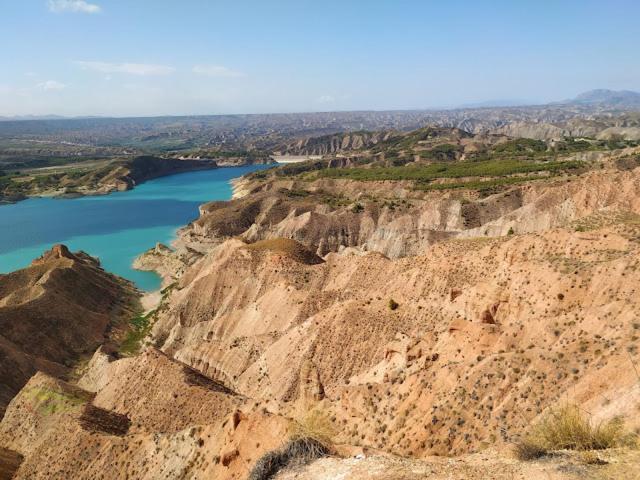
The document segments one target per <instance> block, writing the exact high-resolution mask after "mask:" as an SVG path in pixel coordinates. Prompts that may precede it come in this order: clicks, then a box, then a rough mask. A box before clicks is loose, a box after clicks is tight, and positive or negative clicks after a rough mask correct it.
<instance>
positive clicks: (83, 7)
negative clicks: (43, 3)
mask: <svg viewBox="0 0 640 480" xmlns="http://www.w3.org/2000/svg"><path fill="white" fill-rule="evenodd" d="M47 5H48V6H49V10H50V11H52V12H55V13H61V12H74V13H100V12H101V11H102V8H100V6H99V5H96V4H94V3H87V2H85V1H84V0H49V1H48V2H47Z"/></svg>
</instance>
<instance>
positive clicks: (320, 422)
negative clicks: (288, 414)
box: [290, 408, 337, 446]
mask: <svg viewBox="0 0 640 480" xmlns="http://www.w3.org/2000/svg"><path fill="white" fill-rule="evenodd" d="M336 434H337V431H336V427H335V425H334V423H333V421H332V420H331V417H330V416H329V414H328V413H327V412H325V411H324V410H321V409H319V408H313V409H310V410H307V411H306V412H305V413H304V414H303V415H302V416H300V417H299V418H297V419H296V420H294V422H293V423H292V424H291V429H290V435H291V438H294V439H295V438H312V439H314V440H316V441H317V442H319V443H322V444H323V445H326V446H328V445H331V444H332V443H333V438H334V437H335V436H336Z"/></svg>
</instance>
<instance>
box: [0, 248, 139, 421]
mask: <svg viewBox="0 0 640 480" xmlns="http://www.w3.org/2000/svg"><path fill="white" fill-rule="evenodd" d="M135 299H136V293H135V291H134V289H133V287H132V286H131V285H129V284H127V283H125V281H124V280H122V279H119V278H116V277H115V276H113V275H110V274H108V273H106V272H105V271H104V270H102V269H101V268H100V266H99V263H98V262H97V260H95V259H93V258H91V257H89V256H88V255H86V254H84V253H82V252H79V253H75V254H73V253H71V252H69V250H68V249H67V248H66V247H65V246H63V245H57V246H55V247H53V249H52V250H51V251H49V252H46V253H45V254H44V255H43V256H42V257H41V258H39V259H37V260H34V262H33V263H32V264H31V266H29V267H27V268H25V269H23V270H18V271H16V272H13V273H9V274H6V275H0V350H1V352H2V354H1V355H2V363H1V364H0V408H1V410H2V411H4V409H5V407H6V406H7V404H8V403H9V401H10V400H11V398H13V396H14V395H15V394H16V393H17V392H18V391H19V390H20V389H21V388H22V386H23V385H24V384H25V383H26V382H27V381H28V380H29V378H30V377H31V376H32V375H33V374H34V373H35V372H36V371H42V372H46V373H48V374H50V375H53V376H61V377H64V376H66V375H68V374H69V373H70V370H71V367H72V366H73V365H74V364H75V363H76V362H77V361H78V360H79V359H80V358H82V357H83V356H84V357H86V356H88V355H91V354H92V352H93V351H95V349H96V348H97V346H99V345H101V344H103V343H105V342H106V341H107V339H108V338H109V336H110V335H111V334H112V333H113V332H112V329H114V328H116V326H117V325H118V324H119V323H121V322H122V321H123V320H124V319H127V320H128V317H129V316H130V315H131V314H132V312H133V310H134V308H135Z"/></svg>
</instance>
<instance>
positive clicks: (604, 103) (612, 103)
mask: <svg viewBox="0 0 640 480" xmlns="http://www.w3.org/2000/svg"><path fill="white" fill-rule="evenodd" d="M546 106H553V107H567V106H568V107H577V108H580V109H581V110H584V109H594V110H597V111H601V110H603V109H615V110H635V109H640V92H634V91H631V90H607V89H596V90H590V91H588V92H584V93H581V94H580V95H578V96H576V97H574V98H572V99H567V100H562V101H558V102H549V103H541V102H535V101H531V100H515V99H513V100H508V99H505V100H489V101H484V102H476V103H468V104H465V105H460V106H457V107H451V108H439V109H437V108H431V109H417V110H388V111H376V110H368V111H359V112H356V111H354V112H346V111H345V112H324V113H319V114H314V113H298V114H272V115H281V116H283V117H290V116H291V115H293V116H298V117H304V116H306V115H320V116H322V115H326V114H335V113H339V114H340V115H343V116H344V115H356V116H362V115H363V114H364V115H367V114H368V115H374V116H375V115H385V114H392V115H406V114H411V113H412V112H413V114H415V113H416V112H423V113H428V114H431V113H440V114H446V115H449V114H450V112H453V111H456V110H457V111H463V110H477V109H495V110H500V109H505V108H517V107H522V108H525V107H526V108H528V109H536V108H538V109H539V108H544V107H546ZM257 117H261V115H260V114H255V115H246V114H240V115H204V116H200V115H198V116H183V115H180V116H165V117H119V118H118V117H102V116H99V115H83V116H73V117H64V116H60V115H16V116H4V117H3V116H0V122H12V121H22V120H40V121H42V120H83V121H85V120H109V119H111V120H114V119H116V118H118V119H119V120H121V121H125V122H126V121H127V119H129V120H132V119H135V120H137V121H152V122H156V121H158V120H160V121H162V119H168V118H173V119H188V118H200V119H202V118H220V119H222V118H225V119H230V118H236V119H237V118H244V119H247V118H257ZM367 127H368V128H374V129H375V128H406V127H407V126H406V125H403V126H399V125H396V124H393V122H392V124H383V125H378V124H376V122H374V125H368V126H367ZM411 127H412V128H416V125H413V124H412V125H411ZM362 128H365V126H364V125H363V126H362ZM345 129H350V128H345V127H344V126H343V128H340V129H338V130H332V131H341V130H345ZM316 133H319V134H320V133H327V132H316Z"/></svg>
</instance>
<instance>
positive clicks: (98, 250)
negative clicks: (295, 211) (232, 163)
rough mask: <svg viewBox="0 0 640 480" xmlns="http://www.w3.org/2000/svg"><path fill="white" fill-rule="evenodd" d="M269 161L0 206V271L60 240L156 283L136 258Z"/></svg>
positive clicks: (147, 285)
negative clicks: (111, 190) (85, 194)
mask: <svg viewBox="0 0 640 480" xmlns="http://www.w3.org/2000/svg"><path fill="white" fill-rule="evenodd" d="M264 168H269V166H247V167H229V168H218V169H215V170H205V171H198V172H188V173H181V174H178V175H171V176H169V177H162V178H158V179H155V180H150V181H148V182H145V183H143V184H141V185H139V186H137V187H136V188H134V189H133V190H129V191H126V192H116V193H112V194H110V195H104V196H94V197H81V198H74V199H51V198H30V199H28V200H24V201H22V202H18V203H15V204H11V205H2V206H0V273H6V272H10V271H13V270H18V269H20V268H24V267H26V266H28V265H29V264H30V263H31V261H32V260H33V259H34V258H36V257H39V256H40V255H42V253H43V252H44V251H45V250H48V249H50V248H51V246H52V245H54V244H56V243H64V244H65V245H67V246H68V247H69V249H70V250H71V251H77V250H84V251H85V252H87V253H88V254H90V255H92V256H94V257H97V258H98V259H100V263H101V264H102V266H103V267H104V268H105V270H107V271H109V272H112V273H115V274H117V275H120V276H122V277H124V278H127V279H129V280H131V281H133V282H135V283H136V285H137V286H138V287H139V288H140V289H142V290H146V291H153V290H157V289H158V288H159V287H160V278H159V277H158V276H157V275H156V274H155V273H153V272H140V271H137V270H134V269H133V268H131V263H132V262H133V260H134V259H135V257H137V256H138V255H140V254H141V253H142V252H144V251H145V250H148V249H149V248H151V247H153V246H154V245H155V244H156V243H157V242H162V243H165V244H169V243H170V242H171V241H172V240H173V238H175V234H176V231H177V229H178V228H180V227H182V226H184V225H185V224H187V223H189V222H190V221H192V220H194V219H196V218H197V217H198V206H199V205H201V204H203V203H206V202H209V201H212V200H228V199H230V198H231V193H232V190H231V184H230V181H231V180H232V179H234V178H237V177H240V176H242V175H244V174H245V173H249V172H252V171H255V170H260V169H264Z"/></svg>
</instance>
